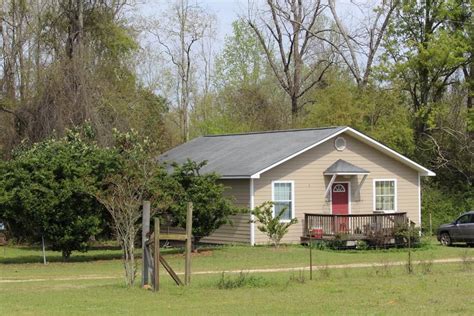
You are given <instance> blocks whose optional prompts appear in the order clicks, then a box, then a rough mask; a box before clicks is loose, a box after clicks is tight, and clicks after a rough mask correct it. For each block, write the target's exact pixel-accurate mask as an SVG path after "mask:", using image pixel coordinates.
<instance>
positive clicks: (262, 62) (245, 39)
mask: <svg viewBox="0 0 474 316" xmlns="http://www.w3.org/2000/svg"><path fill="white" fill-rule="evenodd" d="M266 66H267V62H266V59H265V53H264V51H263V49H262V46H261V44H260V43H259V40H258V38H257V36H256V35H255V32H253V30H252V29H251V27H250V26H249V25H248V23H247V22H246V21H244V20H236V21H234V22H233V23H232V35H231V36H227V37H226V38H225V42H224V47H223V49H222V52H221V54H220V55H219V56H218V57H217V59H216V76H215V84H216V85H218V86H220V87H223V86H227V85H235V84H237V85H248V86H250V85H255V84H258V82H259V81H260V80H261V78H262V75H263V74H264V73H265V68H266Z"/></svg>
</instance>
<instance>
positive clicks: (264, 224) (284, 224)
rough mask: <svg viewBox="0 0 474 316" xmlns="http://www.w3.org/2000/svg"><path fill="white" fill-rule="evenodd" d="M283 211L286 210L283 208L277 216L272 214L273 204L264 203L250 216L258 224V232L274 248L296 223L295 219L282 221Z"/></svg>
mask: <svg viewBox="0 0 474 316" xmlns="http://www.w3.org/2000/svg"><path fill="white" fill-rule="evenodd" d="M285 211H286V208H283V209H282V210H281V211H280V213H279V214H273V213H274V212H273V202H264V203H262V204H261V205H259V206H257V207H255V209H253V210H252V215H253V216H255V220H254V221H253V222H254V223H260V225H258V226H257V228H258V230H259V231H261V232H262V233H264V234H266V235H267V236H268V238H269V239H270V240H271V242H272V243H273V245H274V246H275V247H278V246H279V245H280V241H281V239H282V238H283V237H284V236H285V235H286V233H288V229H289V228H290V226H291V225H293V224H296V223H297V222H298V219H296V218H292V219H291V220H289V221H282V219H281V217H282V216H283V214H284V213H285Z"/></svg>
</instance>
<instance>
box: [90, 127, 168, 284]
mask: <svg viewBox="0 0 474 316" xmlns="http://www.w3.org/2000/svg"><path fill="white" fill-rule="evenodd" d="M113 132H114V137H115V144H114V149H113V150H114V153H115V154H116V159H117V161H118V162H119V164H120V169H119V170H117V171H116V172H114V173H110V174H108V175H107V177H106V178H105V179H104V180H103V182H102V187H101V188H100V190H95V191H91V194H93V195H95V197H96V198H97V199H98V200H99V201H100V203H101V204H102V205H104V207H105V208H106V209H107V211H108V212H109V214H110V216H111V218H112V220H113V228H114V230H115V235H116V237H117V240H118V242H119V244H120V246H121V248H122V251H123V263H124V270H125V282H126V285H127V286H133V284H134V282H135V278H136V274H137V266H136V261H135V241H136V238H137V235H138V232H139V231H140V226H141V222H140V218H141V217H142V205H143V201H145V200H153V199H154V198H155V197H157V196H159V194H158V192H159V190H160V188H161V180H162V179H164V178H165V172H164V170H163V168H162V167H161V165H159V164H158V163H157V162H156V160H155V156H154V152H155V150H154V148H155V147H154V143H153V142H151V141H150V140H149V139H148V138H146V137H140V135H139V134H138V132H137V131H135V130H130V131H127V132H120V131H118V130H117V129H114V131H113ZM153 211H154V209H152V210H151V215H153Z"/></svg>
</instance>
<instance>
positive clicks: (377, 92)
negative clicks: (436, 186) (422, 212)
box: [303, 71, 415, 155]
mask: <svg viewBox="0 0 474 316" xmlns="http://www.w3.org/2000/svg"><path fill="white" fill-rule="evenodd" d="M351 76H352V75H351V74H349V73H348V72H347V71H345V72H344V71H339V72H334V71H331V72H329V73H328V74H327V76H326V84H327V85H326V86H325V87H324V88H318V89H316V90H315V91H314V92H310V94H309V96H310V97H312V93H314V94H315V95H317V96H318V97H317V98H316V97H314V99H316V101H315V102H314V103H312V104H309V105H308V106H307V108H306V110H307V113H306V115H305V117H304V119H303V126H305V127H313V126H351V127H353V128H356V129H357V130H359V131H361V132H364V133H366V134H368V135H370V136H372V137H374V138H375V139H379V140H383V142H384V143H385V144H387V145H388V146H390V147H391V148H393V149H395V150H397V151H399V152H400V153H403V154H404V155H412V154H413V152H414V150H415V143H414V140H413V128H412V118H411V116H410V112H409V109H410V108H409V106H408V105H407V104H406V98H405V97H404V95H403V93H402V92H400V91H398V90H396V89H393V90H387V89H383V88H378V87H377V86H375V85H368V86H367V87H365V89H361V88H360V87H359V86H358V85H357V84H356V82H354V80H352V79H351Z"/></svg>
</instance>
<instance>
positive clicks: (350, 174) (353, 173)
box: [323, 172, 370, 176]
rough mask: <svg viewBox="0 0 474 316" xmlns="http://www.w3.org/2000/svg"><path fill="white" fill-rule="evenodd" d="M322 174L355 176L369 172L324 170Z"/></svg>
mask: <svg viewBox="0 0 474 316" xmlns="http://www.w3.org/2000/svg"><path fill="white" fill-rule="evenodd" d="M323 174H324V175H325V176H332V175H337V176H357V175H365V174H370V172H324V173H323Z"/></svg>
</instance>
